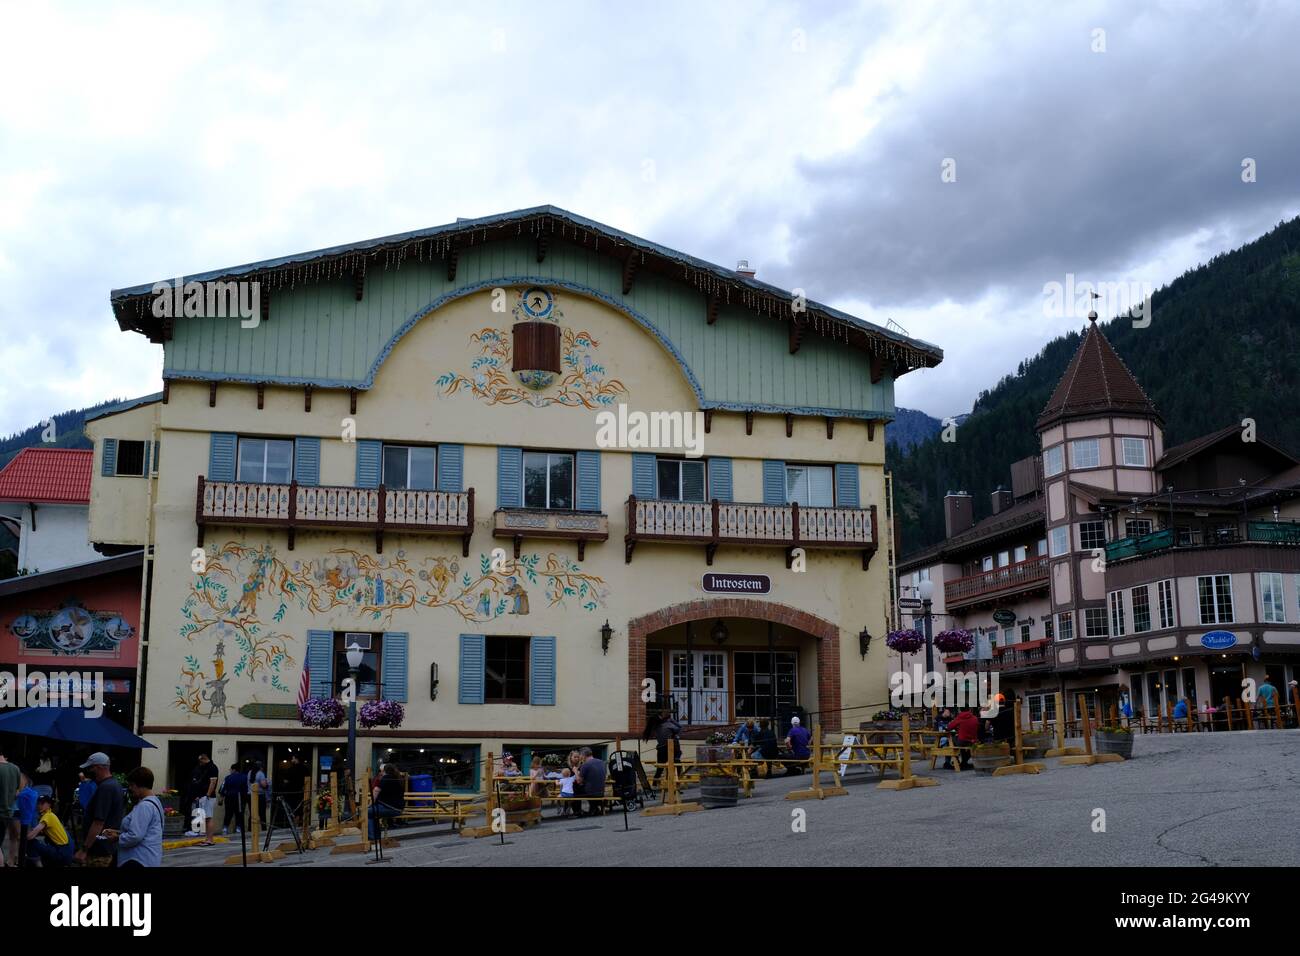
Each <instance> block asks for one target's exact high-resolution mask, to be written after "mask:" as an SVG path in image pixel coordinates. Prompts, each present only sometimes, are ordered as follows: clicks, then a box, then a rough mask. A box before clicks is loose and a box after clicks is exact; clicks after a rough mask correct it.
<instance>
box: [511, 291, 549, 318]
mask: <svg viewBox="0 0 1300 956" xmlns="http://www.w3.org/2000/svg"><path fill="white" fill-rule="evenodd" d="M519 304H520V305H521V306H522V307H523V310H524V312H525V313H526V314H527V315H528V317H529V318H530V319H549V318H550V317H551V310H552V309H554V308H555V297H554V296H553V295H551V293H550V292H549V291H548V290H546V289H543V288H542V287H541V286H533V287H532V288H531V289H525V290H524V294H523V296H522V297H521V298H520V300H519Z"/></svg>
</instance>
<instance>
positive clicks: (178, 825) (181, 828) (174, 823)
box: [163, 813, 186, 840]
mask: <svg viewBox="0 0 1300 956" xmlns="http://www.w3.org/2000/svg"><path fill="white" fill-rule="evenodd" d="M185 826H186V820H185V818H184V817H183V816H181V815H180V814H179V813H172V814H165V815H164V816H163V839H164V840H167V839H176V838H177V837H180V836H184V834H185Z"/></svg>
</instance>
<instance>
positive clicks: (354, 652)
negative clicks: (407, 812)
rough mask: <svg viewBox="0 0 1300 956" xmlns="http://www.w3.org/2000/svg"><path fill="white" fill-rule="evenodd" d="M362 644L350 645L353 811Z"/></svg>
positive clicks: (349, 711)
mask: <svg viewBox="0 0 1300 956" xmlns="http://www.w3.org/2000/svg"><path fill="white" fill-rule="evenodd" d="M364 659H365V658H364V655H363V654H362V651H361V648H360V646H358V645H357V643H356V642H355V641H354V642H353V643H352V644H351V646H349V647H348V677H349V678H351V680H352V687H351V693H349V694H348V771H349V772H350V773H351V774H352V782H353V786H351V787H348V802H349V803H352V804H353V808H354V809H353V811H352V812H353V813H355V812H356V810H355V806H356V804H355V802H354V801H353V798H352V791H353V790H354V789H355V788H356V783H357V781H358V779H359V778H358V777H357V671H359V670H360V669H361V662H362V660H364Z"/></svg>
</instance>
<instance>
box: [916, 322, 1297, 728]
mask: <svg viewBox="0 0 1300 956" xmlns="http://www.w3.org/2000/svg"><path fill="white" fill-rule="evenodd" d="M1163 426H1164V421H1163V419H1162V417H1161V415H1160V412H1159V411H1158V410H1157V408H1156V407H1155V405H1154V404H1153V403H1152V401H1151V399H1150V398H1149V397H1148V396H1147V394H1146V393H1145V392H1144V391H1143V389H1142V387H1141V385H1139V384H1138V382H1137V380H1136V379H1135V378H1134V377H1133V374H1132V373H1131V372H1130V371H1129V370H1128V368H1127V367H1126V366H1125V365H1124V363H1123V361H1122V360H1121V359H1120V357H1119V356H1118V355H1117V354H1116V353H1115V351H1114V349H1113V348H1112V347H1111V345H1110V343H1109V342H1108V341H1107V340H1106V337H1105V336H1104V335H1103V334H1102V332H1101V331H1100V329H1098V327H1097V325H1096V322H1095V318H1094V320H1093V321H1092V323H1091V324H1090V325H1089V327H1088V329H1087V331H1086V332H1085V333H1084V336H1083V339H1082V341H1081V342H1080V344H1079V349H1078V351H1077V352H1076V353H1075V355H1074V357H1073V358H1072V360H1071V361H1070V364H1069V367H1068V368H1067V369H1066V370H1065V374H1064V375H1063V376H1062V377H1061V380H1060V383H1059V384H1058V385H1057V387H1056V390H1055V392H1054V393H1053V394H1052V397H1051V399H1050V400H1049V401H1048V403H1047V406H1046V407H1045V408H1044V409H1043V411H1042V414H1041V415H1040V416H1039V418H1038V421H1037V432H1038V437H1039V440H1040V447H1041V452H1040V454H1038V455H1035V456H1032V457H1031V458H1028V459H1025V460H1023V461H1019V462H1016V463H1015V464H1013V465H1012V466H1011V490H1010V491H1006V490H1003V489H1001V488H999V489H997V490H995V491H994V492H993V494H992V502H991V509H990V511H991V513H990V514H989V515H988V517H986V518H984V519H983V520H981V521H978V522H976V521H975V520H974V518H973V513H972V500H971V497H970V495H969V494H966V493H965V492H950V493H949V494H948V495H947V496H946V497H945V498H944V508H945V512H944V516H945V522H946V530H947V538H946V540H945V541H943V542H941V543H940V544H938V545H936V546H934V547H931V548H927V549H925V550H923V551H920V552H917V553H914V554H911V555H909V556H907V557H906V558H904V559H903V560H902V561H900V562H899V586H900V589H901V593H902V594H903V595H904V596H909V595H915V594H916V593H917V592H918V590H919V588H920V585H921V582H922V581H927V580H928V581H931V582H933V595H934V597H933V602H934V604H933V608H934V613H935V614H936V615H937V616H936V625H935V626H936V627H938V628H944V627H962V628H965V629H967V630H969V631H972V632H974V633H975V634H976V635H977V638H978V640H977V646H976V648H975V649H974V650H973V651H972V652H971V653H969V654H967V655H953V656H950V657H946V658H943V663H944V665H945V667H947V668H949V669H954V670H965V671H969V670H972V669H978V670H980V671H986V670H990V669H991V670H993V671H996V672H997V674H998V678H999V683H1000V686H1001V688H1002V690H1003V692H1004V693H1005V692H1010V693H1014V694H1015V695H1017V696H1021V697H1024V698H1025V699H1026V700H1027V704H1028V707H1027V709H1026V711H1025V716H1024V719H1026V720H1030V719H1032V720H1034V721H1039V720H1042V719H1043V718H1044V717H1046V718H1047V719H1049V720H1050V719H1054V718H1055V716H1056V714H1055V701H1054V694H1055V693H1056V692H1058V691H1066V692H1067V694H1066V698H1067V699H1068V700H1069V701H1070V705H1069V706H1070V708H1071V710H1072V711H1077V709H1078V705H1077V697H1078V694H1080V693H1082V694H1084V695H1085V698H1086V700H1087V701H1088V702H1089V707H1090V708H1095V705H1096V703H1097V701H1098V699H1100V703H1101V705H1102V708H1103V710H1104V711H1106V712H1110V710H1111V705H1112V704H1113V705H1115V709H1116V710H1118V709H1119V707H1120V705H1121V704H1122V703H1123V702H1125V701H1128V703H1129V705H1130V706H1131V707H1132V710H1133V712H1134V716H1135V717H1137V716H1145V717H1147V718H1148V719H1154V718H1156V717H1157V716H1160V715H1167V714H1168V713H1169V711H1170V710H1171V709H1172V707H1173V705H1174V704H1175V703H1176V702H1177V701H1178V700H1179V699H1180V698H1185V699H1186V700H1187V701H1188V703H1189V704H1190V705H1192V706H1194V707H1196V708H1197V709H1198V710H1199V711H1202V712H1203V711H1204V710H1205V708H1207V707H1210V706H1221V705H1222V703H1223V700H1224V698H1225V697H1229V698H1231V699H1232V700H1233V701H1234V702H1237V701H1239V700H1240V698H1241V696H1242V692H1243V680H1244V679H1246V678H1253V679H1254V680H1255V681H1256V683H1257V684H1258V683H1262V682H1263V680H1264V678H1265V677H1268V678H1269V679H1270V681H1271V682H1272V684H1273V685H1274V686H1275V687H1277V688H1278V689H1279V690H1280V691H1281V693H1282V695H1283V696H1284V697H1286V698H1288V699H1289V697H1290V691H1289V688H1288V684H1289V682H1290V681H1292V680H1295V679H1296V678H1297V677H1300V523H1297V520H1296V519H1297V517H1300V461H1297V459H1295V458H1294V457H1292V456H1291V455H1290V454H1288V453H1286V452H1285V451H1283V450H1282V449H1280V448H1277V447H1276V446H1274V445H1272V444H1270V443H1269V442H1267V441H1265V440H1264V439H1263V438H1262V437H1259V436H1258V435H1257V434H1256V433H1255V429H1254V428H1253V425H1252V423H1250V422H1242V423H1233V424H1230V425H1227V426H1226V427H1224V428H1223V429H1221V430H1219V431H1216V432H1213V433H1211V434H1208V435H1203V436H1201V437H1199V438H1196V439H1194V440H1192V441H1189V442H1186V443H1184V444H1181V445H1177V446H1174V447H1171V448H1166V447H1165V443H1164V431H1163ZM995 614H996V616H997V618H1000V620H996V619H995ZM900 663H901V664H902V665H903V666H904V667H905V668H907V669H909V670H910V668H911V661H910V660H904V661H901V662H900V660H899V658H898V656H897V655H895V657H894V662H893V665H892V669H895V670H896V669H897V668H898V667H899V665H900ZM1234 706H1240V705H1239V704H1235V703H1234Z"/></svg>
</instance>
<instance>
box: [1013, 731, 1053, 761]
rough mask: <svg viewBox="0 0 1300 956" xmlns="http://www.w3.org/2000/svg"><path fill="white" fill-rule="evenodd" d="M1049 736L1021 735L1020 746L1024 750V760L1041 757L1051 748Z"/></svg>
mask: <svg viewBox="0 0 1300 956" xmlns="http://www.w3.org/2000/svg"><path fill="white" fill-rule="evenodd" d="M1052 742H1053V741H1052V735H1051V734H1021V735H1020V745H1021V746H1022V747H1024V748H1025V759H1026V760H1034V759H1036V758H1038V757H1041V756H1042V755H1043V754H1044V753H1046V752H1047V751H1048V750H1050V749H1051V747H1052Z"/></svg>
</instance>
